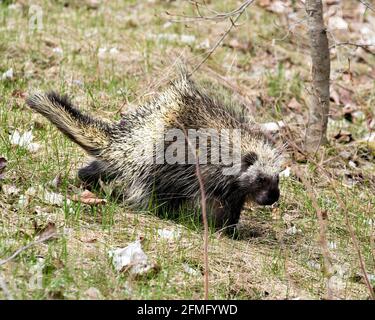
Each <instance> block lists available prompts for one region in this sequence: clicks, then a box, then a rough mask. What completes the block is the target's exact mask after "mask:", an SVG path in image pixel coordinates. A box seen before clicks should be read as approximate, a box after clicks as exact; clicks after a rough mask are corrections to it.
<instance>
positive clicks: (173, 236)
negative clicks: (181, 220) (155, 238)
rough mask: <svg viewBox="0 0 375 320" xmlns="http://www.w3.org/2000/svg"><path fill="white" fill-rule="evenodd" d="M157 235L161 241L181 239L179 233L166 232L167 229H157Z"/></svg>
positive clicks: (173, 231) (174, 231)
mask: <svg viewBox="0 0 375 320" xmlns="http://www.w3.org/2000/svg"><path fill="white" fill-rule="evenodd" d="M157 232H158V235H159V237H160V238H161V239H167V240H172V239H179V238H180V237H181V231H180V230H179V229H177V230H168V229H158V231H157Z"/></svg>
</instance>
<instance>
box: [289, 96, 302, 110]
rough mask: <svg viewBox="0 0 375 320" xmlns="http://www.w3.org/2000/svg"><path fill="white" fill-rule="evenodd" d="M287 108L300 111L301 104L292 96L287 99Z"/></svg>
mask: <svg viewBox="0 0 375 320" xmlns="http://www.w3.org/2000/svg"><path fill="white" fill-rule="evenodd" d="M288 108H289V109H292V110H293V111H297V112H301V111H302V105H301V104H300V103H299V102H298V101H297V99H296V98H294V97H293V98H292V100H290V101H289V103H288Z"/></svg>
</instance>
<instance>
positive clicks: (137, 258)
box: [108, 240, 152, 274]
mask: <svg viewBox="0 0 375 320" xmlns="http://www.w3.org/2000/svg"><path fill="white" fill-rule="evenodd" d="M108 255H109V257H110V258H112V263H113V266H114V267H115V269H116V270H117V271H123V270H124V269H128V268H129V272H130V273H131V274H142V273H145V272H147V271H149V270H150V269H151V268H152V265H151V264H150V263H149V261H148V257H147V256H146V254H145V253H144V252H143V250H142V246H141V241H140V240H137V241H134V242H132V243H131V244H129V245H128V246H127V247H125V248H120V249H115V250H110V251H108Z"/></svg>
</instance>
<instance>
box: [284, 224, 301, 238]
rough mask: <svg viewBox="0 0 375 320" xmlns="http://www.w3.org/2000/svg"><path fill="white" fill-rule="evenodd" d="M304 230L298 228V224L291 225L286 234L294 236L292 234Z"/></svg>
mask: <svg viewBox="0 0 375 320" xmlns="http://www.w3.org/2000/svg"><path fill="white" fill-rule="evenodd" d="M301 232H302V230H300V229H297V227H296V226H293V227H290V228H289V229H287V230H286V234H288V235H290V236H292V235H295V234H297V233H301Z"/></svg>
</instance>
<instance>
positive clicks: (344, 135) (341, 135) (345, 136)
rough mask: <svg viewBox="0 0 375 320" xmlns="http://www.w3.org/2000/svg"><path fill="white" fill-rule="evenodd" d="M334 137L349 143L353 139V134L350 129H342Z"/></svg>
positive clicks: (341, 141)
mask: <svg viewBox="0 0 375 320" xmlns="http://www.w3.org/2000/svg"><path fill="white" fill-rule="evenodd" d="M334 138H335V139H336V140H337V141H338V142H340V143H349V142H351V141H353V137H352V134H351V133H350V132H349V131H345V130H340V131H339V132H338V133H337V134H336V135H335V136H334Z"/></svg>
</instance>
